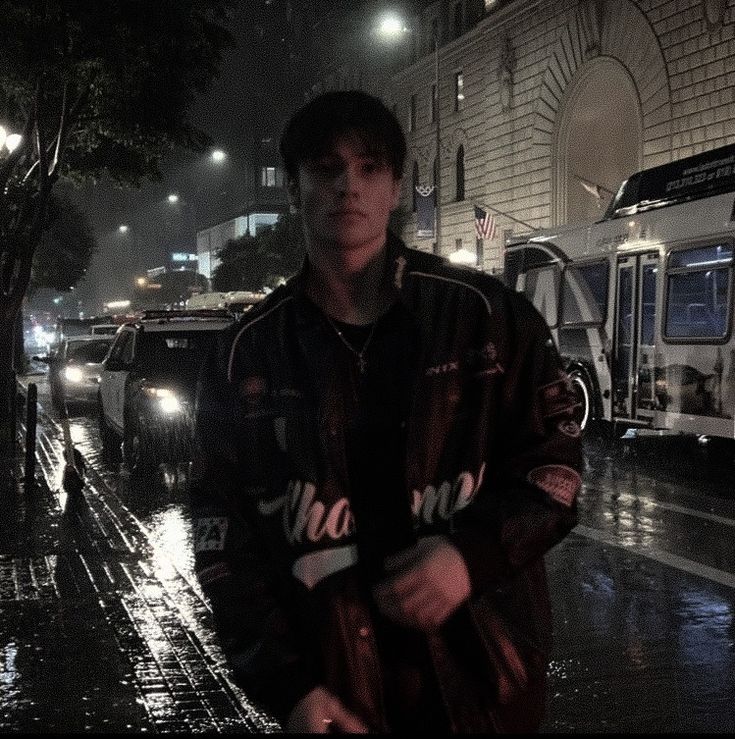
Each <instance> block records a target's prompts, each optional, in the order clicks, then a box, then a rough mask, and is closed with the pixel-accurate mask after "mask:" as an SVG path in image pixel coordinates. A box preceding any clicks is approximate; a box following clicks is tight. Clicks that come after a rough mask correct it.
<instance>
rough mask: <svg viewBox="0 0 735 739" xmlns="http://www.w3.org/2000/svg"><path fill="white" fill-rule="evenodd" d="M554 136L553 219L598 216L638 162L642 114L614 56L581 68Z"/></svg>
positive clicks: (578, 220) (578, 219)
mask: <svg viewBox="0 0 735 739" xmlns="http://www.w3.org/2000/svg"><path fill="white" fill-rule="evenodd" d="M557 121H558V126H557V127H556V131H555V136H554V156H553V160H552V161H553V162H554V223H555V224H557V225H561V224H564V223H589V222H591V221H596V220H599V219H600V218H601V217H602V215H603V214H604V212H605V208H606V207H607V204H608V203H609V202H610V199H611V197H612V196H613V194H614V193H615V192H616V191H617V189H618V187H619V185H620V183H621V182H622V181H623V180H625V179H626V178H627V177H629V176H630V175H631V174H632V173H633V172H636V171H637V170H639V169H641V166H642V141H643V114H642V111H641V104H640V100H639V96H638V90H637V89H636V86H635V83H634V81H633V78H632V77H631V75H630V73H629V72H628V70H627V69H626V68H625V67H624V66H623V65H622V64H621V63H620V62H619V61H617V60H616V59H613V58H612V57H597V58H596V59H593V60H592V61H591V62H589V63H587V64H585V65H584V66H583V67H581V68H580V69H579V70H578V72H577V74H576V75H575V78H574V79H573V80H572V81H571V83H570V85H569V87H568V88H567V92H566V94H565V96H564V99H563V100H562V103H561V106H560V115H559V117H558V118H557Z"/></svg>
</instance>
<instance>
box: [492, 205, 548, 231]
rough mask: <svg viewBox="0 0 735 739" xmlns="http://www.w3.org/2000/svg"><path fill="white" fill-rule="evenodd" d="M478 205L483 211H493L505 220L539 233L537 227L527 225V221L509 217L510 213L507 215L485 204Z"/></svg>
mask: <svg viewBox="0 0 735 739" xmlns="http://www.w3.org/2000/svg"><path fill="white" fill-rule="evenodd" d="M478 205H479V206H480V207H481V208H483V210H485V209H486V210H491V211H493V212H494V213H497V214H498V215H501V216H503V218H508V219H509V220H511V221H514V222H515V223H520V224H521V226H525V227H526V228H530V229H531V231H538V229H537V228H536V226H532V225H531V224H530V223H526V222H525V221H520V220H518V218H514V217H513V216H511V215H509V214H508V213H506V212H504V211H502V210H498V209H497V208H492V207H491V206H489V205H485V203H478Z"/></svg>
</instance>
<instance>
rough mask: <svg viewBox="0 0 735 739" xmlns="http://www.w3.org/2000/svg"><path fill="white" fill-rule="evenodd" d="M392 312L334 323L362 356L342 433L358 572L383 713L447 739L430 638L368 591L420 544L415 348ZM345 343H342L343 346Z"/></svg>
mask: <svg viewBox="0 0 735 739" xmlns="http://www.w3.org/2000/svg"><path fill="white" fill-rule="evenodd" d="M407 321H410V317H409V316H408V315H407V314H406V313H405V311H403V310H402V309H401V307H400V306H399V305H395V306H394V307H393V308H392V309H391V310H390V311H388V313H386V314H385V315H384V316H382V317H381V318H380V319H379V321H378V323H377V325H376V326H375V330H374V331H372V326H354V325H350V324H345V323H337V324H336V325H337V327H338V328H339V330H340V331H341V332H342V335H343V338H344V340H345V341H347V342H348V343H349V344H350V345H351V346H352V347H353V348H354V350H355V351H356V352H358V353H359V352H360V350H362V348H363V346H365V343H366V342H368V344H367V347H366V348H365V350H364V352H363V359H364V360H365V361H364V372H360V370H359V363H358V361H357V356H356V355H355V352H352V351H350V350H348V349H347V347H344V351H343V352H340V353H339V356H340V357H341V358H342V360H343V361H341V363H340V371H341V372H342V373H343V375H344V377H343V379H344V385H343V386H344V387H345V388H346V389H347V390H346V393H345V404H346V406H347V407H346V411H347V413H346V416H347V417H348V418H350V419H351V421H350V422H349V423H348V426H347V428H346V429H345V445H346V454H347V469H348V474H349V481H350V499H351V506H352V511H353V514H354V516H355V524H356V532H357V544H358V549H359V553H360V568H361V572H362V579H363V583H364V586H365V592H366V596H367V597H368V598H369V600H370V602H371V605H372V608H373V611H374V618H375V624H376V629H375V632H376V638H377V641H378V649H379V651H380V656H381V662H382V665H383V685H384V689H385V699H386V711H387V714H388V722H389V725H390V727H391V729H392V730H394V731H398V730H404V729H405V730H408V729H414V730H416V729H419V730H420V729H422V728H424V729H426V730H428V731H443V730H445V729H446V727H447V719H446V715H445V713H444V710H443V707H442V701H441V698H440V695H439V692H438V685H437V683H436V679H435V677H434V671H433V668H432V666H431V658H430V655H429V652H428V647H427V643H426V639H425V637H424V636H423V635H422V634H421V633H420V632H418V631H416V630H414V629H407V628H404V627H401V626H399V625H397V624H395V623H393V622H391V621H389V620H387V619H385V618H383V617H382V616H380V614H379V613H378V611H377V608H376V607H375V604H374V603H372V598H371V596H370V588H371V586H372V585H373V584H374V583H376V582H377V581H378V580H380V579H382V578H383V577H385V575H386V573H385V571H384V567H383V560H384V558H385V557H386V556H387V555H390V554H393V553H395V552H397V551H399V550H401V549H404V548H406V547H410V546H411V545H412V544H414V543H415V541H416V539H415V534H414V530H413V518H412V515H411V509H410V503H409V497H408V494H407V491H406V485H405V477H406V475H405V459H406V430H407V423H406V421H407V417H408V413H409V409H410V403H411V388H412V385H413V379H412V378H413V373H414V372H415V368H416V365H417V362H416V356H415V347H413V346H412V345H411V344H410V343H408V342H407V340H406V337H409V336H412V335H413V332H412V331H410V330H409V326H408V325H406V322H407ZM340 343H341V342H340Z"/></svg>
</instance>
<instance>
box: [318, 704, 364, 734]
mask: <svg viewBox="0 0 735 739" xmlns="http://www.w3.org/2000/svg"><path fill="white" fill-rule="evenodd" d="M335 703H336V704H337V705H335V706H334V716H332V717H331V718H332V720H331V722H330V723H331V726H329V727H328V728H327V731H335V730H337V731H341V732H345V733H347V734H368V733H370V729H369V728H368V726H367V724H366V723H365V722H364V721H363V720H362V719H361V718H360V717H359V716H357V715H355V714H354V713H352V711H350V710H349V709H347V708H345V706H344V705H343V704H342V703H341V702H339V701H335Z"/></svg>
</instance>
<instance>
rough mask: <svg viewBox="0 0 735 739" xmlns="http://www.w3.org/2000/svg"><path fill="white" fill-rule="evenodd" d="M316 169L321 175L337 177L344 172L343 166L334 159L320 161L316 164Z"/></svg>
mask: <svg viewBox="0 0 735 739" xmlns="http://www.w3.org/2000/svg"><path fill="white" fill-rule="evenodd" d="M314 169H315V170H316V172H318V173H319V174H320V175H323V176H327V177H336V176H337V175H338V174H339V173H340V172H341V171H342V164H341V163H340V162H338V161H336V160H334V159H319V160H317V161H316V162H315V163H314Z"/></svg>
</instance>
